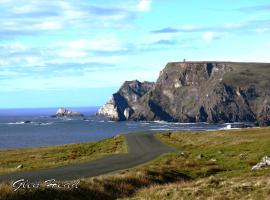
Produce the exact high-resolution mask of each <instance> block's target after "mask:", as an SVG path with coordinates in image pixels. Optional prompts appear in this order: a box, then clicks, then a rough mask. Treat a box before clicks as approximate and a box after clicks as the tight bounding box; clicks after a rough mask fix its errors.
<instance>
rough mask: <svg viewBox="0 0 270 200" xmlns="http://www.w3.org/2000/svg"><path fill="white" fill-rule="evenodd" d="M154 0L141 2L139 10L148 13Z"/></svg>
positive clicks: (138, 6)
mask: <svg viewBox="0 0 270 200" xmlns="http://www.w3.org/2000/svg"><path fill="white" fill-rule="evenodd" d="M151 4H152V0H140V1H139V3H138V5H137V9H138V11H141V12H147V11H149V10H150V9H151Z"/></svg>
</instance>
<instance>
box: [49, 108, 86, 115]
mask: <svg viewBox="0 0 270 200" xmlns="http://www.w3.org/2000/svg"><path fill="white" fill-rule="evenodd" d="M53 117H83V114H81V113H80V112H75V111H71V110H68V109H66V108H59V109H58V110H57V111H56V113H55V115H53Z"/></svg>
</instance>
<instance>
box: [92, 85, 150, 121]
mask: <svg viewBox="0 0 270 200" xmlns="http://www.w3.org/2000/svg"><path fill="white" fill-rule="evenodd" d="M153 85H154V83H151V82H143V83H141V82H139V81H137V80H135V81H126V82H125V83H124V84H123V85H122V86H121V88H120V89H119V90H118V92H116V93H114V94H113V95H112V96H111V97H110V99H109V101H108V102H107V103H106V104H105V105H104V106H102V107H101V108H100V109H99V111H98V112H97V114H98V115H102V116H106V117H109V118H110V119H112V120H118V121H123V120H128V119H130V117H131V116H132V115H133V114H134V112H135V110H136V109H137V108H136V106H137V103H138V101H139V99H140V98H141V97H142V96H144V95H145V94H146V93H147V92H148V91H149V90H150V89H151V88H152V87H153Z"/></svg>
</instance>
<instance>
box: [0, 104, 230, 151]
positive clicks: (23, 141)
mask: <svg viewBox="0 0 270 200" xmlns="http://www.w3.org/2000/svg"><path fill="white" fill-rule="evenodd" d="M70 109H71V110H74V111H79V112H81V113H82V114H84V117H79V118H52V117H51V116H52V115H53V114H54V113H55V112H56V110H57V108H42V109H0V148H1V149H7V148H24V147H42V146H51V145H60V144H71V143H81V142H89V141H98V140H101V139H105V138H109V137H112V136H115V135H117V134H119V133H129V132H131V133H134V134H136V132H137V131H146V130H147V131H166V130H189V131H193V130H217V129H222V128H224V127H226V124H207V123H169V122H164V121H154V122H134V121H125V122H114V121H110V120H108V119H106V118H104V117H100V116H96V115H95V113H96V112H97V110H98V107H89V108H70Z"/></svg>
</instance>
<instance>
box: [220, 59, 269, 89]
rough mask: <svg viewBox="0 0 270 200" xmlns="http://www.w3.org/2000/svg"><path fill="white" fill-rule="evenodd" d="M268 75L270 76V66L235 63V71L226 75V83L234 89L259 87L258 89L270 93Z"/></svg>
mask: <svg viewBox="0 0 270 200" xmlns="http://www.w3.org/2000/svg"><path fill="white" fill-rule="evenodd" d="M229 65H230V64H229ZM268 74H270V66H269V64H259V65H258V64H256V63H249V64H247V63H245V64H243V63H234V64H233V70H232V71H231V72H228V73H226V74H225V76H224V82H225V83H227V84H228V85H232V86H234V87H246V86H247V85H257V89H260V90H261V91H264V90H267V91H269V89H270V88H269V85H270V77H269V75H268Z"/></svg>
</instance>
